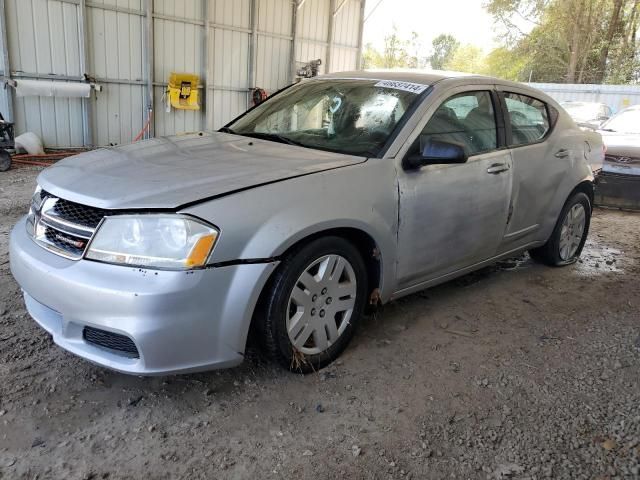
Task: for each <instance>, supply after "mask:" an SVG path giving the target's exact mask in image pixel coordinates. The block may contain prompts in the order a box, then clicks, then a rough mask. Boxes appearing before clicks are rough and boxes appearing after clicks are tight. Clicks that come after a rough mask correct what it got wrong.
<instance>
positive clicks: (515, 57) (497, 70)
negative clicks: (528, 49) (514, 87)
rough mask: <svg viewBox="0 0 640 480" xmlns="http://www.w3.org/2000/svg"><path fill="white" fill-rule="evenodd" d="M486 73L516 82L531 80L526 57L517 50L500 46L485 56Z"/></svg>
mask: <svg viewBox="0 0 640 480" xmlns="http://www.w3.org/2000/svg"><path fill="white" fill-rule="evenodd" d="M484 63H485V65H484V71H483V72H482V73H484V74H485V75H490V76H492V77H498V78H504V79H505V80H513V81H516V82H525V81H528V80H529V73H530V72H528V71H527V68H526V67H527V61H526V58H525V57H524V56H523V55H521V54H520V52H518V51H515V50H509V49H508V48H505V47H499V48H496V49H494V50H492V51H491V52H490V53H489V54H488V55H487V56H486V58H485V62H484Z"/></svg>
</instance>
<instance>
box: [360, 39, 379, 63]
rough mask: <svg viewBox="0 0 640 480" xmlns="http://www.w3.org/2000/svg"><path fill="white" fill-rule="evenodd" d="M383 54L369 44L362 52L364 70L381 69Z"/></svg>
mask: <svg viewBox="0 0 640 480" xmlns="http://www.w3.org/2000/svg"><path fill="white" fill-rule="evenodd" d="M381 66H382V54H381V53H380V52H379V51H378V50H376V49H375V47H374V46H373V45H372V44H371V43H367V44H366V45H365V46H364V49H363V50H362V68H364V69H365V70H366V69H368V68H381Z"/></svg>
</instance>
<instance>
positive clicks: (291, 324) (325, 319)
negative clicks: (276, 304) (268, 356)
mask: <svg viewBox="0 0 640 480" xmlns="http://www.w3.org/2000/svg"><path fill="white" fill-rule="evenodd" d="M356 292H357V283H356V275H355V272H354V271H353V267H352V266H351V264H350V263H349V262H348V261H347V259H345V258H344V257H341V256H340V255H325V256H324V257H321V258H318V259H317V260H315V261H313V263H311V265H309V266H308V267H307V268H306V269H305V270H304V272H302V275H300V277H299V278H298V281H297V282H296V284H295V286H294V287H293V290H292V292H291V295H290V297H289V308H288V310H287V312H288V314H287V332H288V334H289V339H290V340H291V343H292V344H293V345H294V346H295V347H296V349H297V350H299V351H300V352H302V353H304V354H306V355H315V354H318V353H321V352H323V351H325V350H326V349H328V348H329V347H330V346H331V345H333V344H334V343H335V342H336V341H337V340H338V338H339V337H340V335H342V334H343V333H344V331H345V330H346V328H347V326H348V325H349V320H350V319H351V315H352V314H353V308H354V306H355V304H356Z"/></svg>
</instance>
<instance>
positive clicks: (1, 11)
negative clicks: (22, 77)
mask: <svg viewBox="0 0 640 480" xmlns="http://www.w3.org/2000/svg"><path fill="white" fill-rule="evenodd" d="M6 15H7V13H6V10H5V0H0V35H1V36H2V38H1V41H2V70H3V71H2V74H3V75H4V76H5V77H6V78H11V62H10V61H9V43H8V41H9V35H8V34H7V16H6ZM4 88H5V92H7V112H5V113H6V120H7V121H8V122H15V119H14V118H13V88H11V87H9V86H8V85H6V84H5V87H4Z"/></svg>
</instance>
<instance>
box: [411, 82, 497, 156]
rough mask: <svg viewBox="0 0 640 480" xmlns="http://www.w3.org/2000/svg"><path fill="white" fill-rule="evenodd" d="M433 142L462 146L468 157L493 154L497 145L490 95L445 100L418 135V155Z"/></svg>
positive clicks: (470, 93) (480, 93)
mask: <svg viewBox="0 0 640 480" xmlns="http://www.w3.org/2000/svg"><path fill="white" fill-rule="evenodd" d="M433 141H441V142H447V143H456V144H459V145H462V146H463V147H464V148H465V150H466V151H467V155H468V156H472V155H476V154H479V153H483V152H488V151H490V150H494V149H495V148H496V147H497V145H498V142H497V128H496V117H495V111H494V108H493V101H492V99H491V93H490V92H487V91H480V92H464V93H460V94H458V95H454V96H453V97H451V98H449V99H448V100H446V101H445V102H444V103H443V104H442V105H440V107H438V109H437V110H436V111H435V113H434V114H433V116H432V117H431V118H430V119H429V122H427V124H426V125H425V127H424V130H423V131H422V134H421V135H420V149H421V151H424V149H425V148H426V147H427V146H428V144H429V143H430V142H433Z"/></svg>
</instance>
